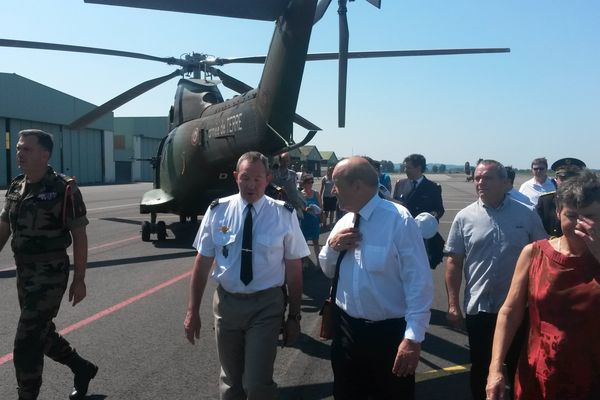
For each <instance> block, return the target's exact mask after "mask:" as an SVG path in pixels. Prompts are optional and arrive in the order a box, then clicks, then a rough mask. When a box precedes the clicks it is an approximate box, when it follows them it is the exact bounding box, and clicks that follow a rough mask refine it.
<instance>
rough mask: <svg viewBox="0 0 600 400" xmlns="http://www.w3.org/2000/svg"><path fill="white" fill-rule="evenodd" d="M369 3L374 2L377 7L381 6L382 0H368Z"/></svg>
mask: <svg viewBox="0 0 600 400" xmlns="http://www.w3.org/2000/svg"><path fill="white" fill-rule="evenodd" d="M367 1H368V2H369V3H371V4H373V5H374V6H375V7H377V8H381V0H367Z"/></svg>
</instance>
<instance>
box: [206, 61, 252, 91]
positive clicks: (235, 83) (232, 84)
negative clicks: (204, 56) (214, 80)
mask: <svg viewBox="0 0 600 400" xmlns="http://www.w3.org/2000/svg"><path fill="white" fill-rule="evenodd" d="M206 71H207V72H210V73H211V74H213V75H215V76H218V77H219V79H220V80H221V83H222V84H223V85H224V86H225V87H226V88H229V89H231V90H233V91H234V92H237V93H240V94H242V93H246V92H249V91H250V90H252V89H254V88H253V87H252V86H250V85H248V84H246V83H244V82H242V81H240V80H239V79H236V78H234V77H233V76H231V75H228V74H226V73H225V72H223V71H221V70H220V69H217V68H213V67H208V68H207V69H206Z"/></svg>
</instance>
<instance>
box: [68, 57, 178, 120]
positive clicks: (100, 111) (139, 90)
mask: <svg viewBox="0 0 600 400" xmlns="http://www.w3.org/2000/svg"><path fill="white" fill-rule="evenodd" d="M178 75H183V70H181V69H178V70H175V71H173V72H171V73H170V74H168V75H165V76H161V77H159V78H154V79H150V80H147V81H145V82H142V83H140V84H139V85H137V86H135V87H133V88H131V89H129V90H127V91H126V92H123V93H121V94H120V95H118V96H117V97H114V98H113V99H111V100H109V101H107V102H106V103H104V104H102V105H101V106H98V107H96V108H94V109H93V110H92V111H90V112H89V113H87V114H84V115H83V116H81V117H80V118H78V119H77V120H75V121H73V122H71V123H70V124H69V125H68V128H70V129H81V128H83V127H85V126H87V125H89V124H91V123H92V122H94V121H95V120H97V119H98V118H100V117H101V116H103V115H104V114H106V113H108V112H111V111H113V110H114V109H116V108H119V107H121V106H122V105H123V104H125V103H127V102H128V101H130V100H133V99H135V98H136V97H138V96H139V95H141V94H143V93H146V92H147V91H149V90H150V89H154V88H155V87H156V86H158V85H160V84H161V83H164V82H166V81H168V80H170V79H173V78H174V77H176V76H178Z"/></svg>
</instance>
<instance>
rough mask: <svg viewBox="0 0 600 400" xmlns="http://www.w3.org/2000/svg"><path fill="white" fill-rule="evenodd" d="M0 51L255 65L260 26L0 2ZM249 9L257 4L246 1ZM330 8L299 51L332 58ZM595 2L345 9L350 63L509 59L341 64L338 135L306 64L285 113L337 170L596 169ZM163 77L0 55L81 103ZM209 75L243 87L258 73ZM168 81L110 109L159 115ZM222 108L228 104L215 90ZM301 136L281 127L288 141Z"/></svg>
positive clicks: (74, 59) (329, 79)
mask: <svg viewBox="0 0 600 400" xmlns="http://www.w3.org/2000/svg"><path fill="white" fill-rule="evenodd" d="M0 1H1V3H0V4H1V8H0V10H2V23H1V24H0V38H5V39H20V40H31V41H42V42H54V43H62V44H72V45H80V46H90V47H101V48H109V49H116V50H124V51H132V52H139V53H145V54H150V55H155V56H160V57H169V56H175V57H179V56H180V55H182V54H184V53H189V52H200V53H207V54H211V55H215V56H221V57H241V56H252V55H265V54H266V53H267V50H268V46H269V42H270V39H271V36H272V33H273V28H274V23H272V22H268V21H255V20H242V19H234V18H224V17H214V16H207V15H197V14H184V13H175V12H167V11H155V10H142V9H135V8H126V7H114V6H104V5H96V4H85V3H84V2H83V0H61V1H53V0H20V1H9V0H0ZM247 1H256V2H257V3H258V2H259V0H247ZM336 10H337V2H336V1H332V3H331V5H330V7H329V10H328V11H327V13H326V14H325V16H324V17H323V19H322V20H321V21H319V23H318V24H317V25H315V27H314V28H313V32H312V37H311V42H310V47H309V52H331V51H336V50H337V48H338V16H337V12H336ZM598 21H600V2H595V1H584V0H571V1H558V0H547V1H544V2H540V1H534V0H519V1H517V0H503V1H499V0H497V1H492V0H488V1H475V0H472V1H467V0H455V1H447V0H431V1H417V0H382V7H381V9H380V10H378V9H377V8H375V7H373V6H371V5H370V4H369V3H367V1H366V0H356V1H354V2H350V3H348V23H349V27H350V44H349V49H350V51H368V50H404V49H407V50H408V49H436V48H467V47H509V48H510V49H511V52H510V53H504V54H484V55H458V56H435V57H403V58H394V59H392V58H385V59H369V60H350V61H349V67H348V94H347V96H348V99H347V116H346V128H338V127H337V61H315V62H308V63H307V65H306V67H305V70H304V77H303V81H302V87H301V92H300V98H299V101H298V107H297V112H298V113H299V114H300V115H302V116H304V117H305V118H307V119H309V120H311V121H312V122H313V123H315V124H316V125H318V126H320V127H321V128H322V129H323V131H322V132H319V133H318V134H317V135H316V136H315V138H314V139H313V140H312V141H311V143H310V144H314V145H316V146H317V147H318V149H319V150H322V151H335V153H336V154H337V155H338V157H344V156H349V155H353V154H355V155H369V156H371V157H373V158H375V159H380V160H391V161H393V162H401V161H402V160H403V159H404V157H405V156H406V155H408V154H411V153H420V154H423V155H425V157H426V158H427V162H430V163H444V164H462V163H464V162H465V161H470V162H471V163H474V162H475V161H476V160H477V159H478V158H491V159H496V160H498V161H501V162H502V163H504V164H505V165H512V166H514V167H516V168H524V169H526V168H529V166H530V162H531V160H532V159H533V158H536V157H546V158H547V159H548V161H549V163H552V162H554V161H555V160H557V159H559V158H563V157H577V158H580V159H581V160H583V161H584V162H586V163H587V165H588V167H591V168H595V169H599V168H600V157H598V153H599V151H600V134H599V133H600V132H599V131H600V129H599V127H600V100H599V98H600V23H598ZM173 70H174V68H173V66H169V65H163V64H161V63H157V62H152V61H145V60H135V59H126V58H117V57H109V56H101V55H90V54H75V53H66V52H50V51H42V50H28V49H8V48H0V72H9V73H16V74H19V75H21V76H24V77H26V78H28V79H32V80H34V81H36V82H39V83H41V84H43V85H46V86H49V87H51V88H54V89H57V90H59V91H61V92H64V93H68V94H70V95H72V96H75V97H78V98H80V99H83V100H85V101H88V102H90V103H93V104H102V103H104V102H105V101H107V100H108V99H110V98H112V97H114V96H116V95H117V94H119V93H121V92H123V91H125V90H127V89H129V88H130V87H132V86H135V85H136V84H138V83H140V82H142V81H145V80H148V79H151V78H155V77H158V76H162V75H166V74H168V73H170V72H171V71H173ZM223 70H224V71H225V72H226V73H228V74H230V75H233V76H234V77H236V78H238V79H240V80H242V81H244V82H246V83H248V84H249V85H251V86H257V84H258V81H259V79H260V74H261V70H262V67H261V66H259V65H228V66H225V67H223ZM176 84H177V79H173V80H171V81H169V82H167V83H164V84H162V85H161V86H159V87H158V88H155V89H154V90H152V91H151V92H148V93H146V94H144V95H142V96H140V97H139V98H137V99H135V100H133V101H131V102H129V103H128V104H126V105H124V106H122V107H120V108H118V109H117V110H115V116H118V117H120V116H164V115H167V112H168V110H169V107H170V105H171V104H172V102H173V96H174V94H175V89H176ZM221 91H222V93H223V95H224V96H225V97H226V98H230V97H232V96H233V93H232V92H231V91H229V90H228V89H226V88H224V87H221ZM304 134H305V131H304V130H303V129H302V128H300V127H297V126H296V127H295V128H294V137H295V139H296V140H297V141H299V140H301V139H302V138H303V137H304Z"/></svg>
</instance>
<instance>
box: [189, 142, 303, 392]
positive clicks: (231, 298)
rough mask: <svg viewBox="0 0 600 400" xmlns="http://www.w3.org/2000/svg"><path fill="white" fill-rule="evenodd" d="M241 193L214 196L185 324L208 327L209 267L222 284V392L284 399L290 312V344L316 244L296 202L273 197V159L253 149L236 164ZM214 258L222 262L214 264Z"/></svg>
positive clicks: (218, 321) (196, 330)
mask: <svg viewBox="0 0 600 400" xmlns="http://www.w3.org/2000/svg"><path fill="white" fill-rule="evenodd" d="M234 177H235V179H236V182H237V185H238V188H239V193H238V194H236V195H233V196H229V197H226V198H223V199H219V200H216V201H214V202H213V203H212V204H211V206H210V207H209V209H208V210H207V211H206V214H205V215H204V218H203V219H202V224H201V225H200V229H199V230H198V234H197V236H196V239H195V240H194V247H195V248H196V249H197V250H198V254H197V256H196V259H195V261H194V266H193V271H192V279H191V284H190V299H189V303H188V309H187V314H186V317H185V321H184V328H185V332H186V336H187V338H188V340H189V341H190V342H191V343H192V344H193V343H194V339H195V338H198V337H199V334H200V326H201V322H200V315H199V309H200V302H201V299H202V295H203V293H204V289H205V287H206V282H207V279H208V275H209V273H210V272H211V271H212V275H211V276H212V278H213V279H214V280H215V281H217V283H218V284H219V286H218V288H217V290H216V291H215V294H214V298H213V312H214V317H215V333H216V335H215V336H216V341H217V352H218V355H219V361H220V363H221V375H220V382H219V383H220V384H219V389H220V395H221V399H227V400H228V399H248V400H252V399H255V400H269V399H276V398H277V384H276V383H275V382H274V381H273V364H274V362H275V356H276V353H277V340H278V336H279V331H280V328H281V323H282V319H283V315H284V312H285V295H284V290H282V288H283V287H284V285H286V286H287V294H288V302H289V312H288V317H287V320H286V321H285V325H284V343H285V344H286V345H288V344H292V343H293V342H295V340H296V339H297V338H298V336H299V335H300V301H301V297H302V262H301V259H302V257H305V256H308V255H309V254H310V251H309V249H308V246H307V244H306V241H305V240H304V236H303V235H302V231H301V230H300V226H299V223H298V218H297V216H296V212H295V211H294V208H293V207H292V206H291V205H289V204H287V203H284V202H282V201H279V200H274V199H272V198H270V197H268V196H265V194H264V193H265V188H266V187H267V185H268V183H269V181H270V178H271V175H270V170H269V168H268V164H267V159H266V158H265V156H263V155H262V154H260V153H257V152H249V153H246V154H244V155H242V156H241V157H240V159H239V160H238V164H237V168H236V171H234ZM213 262H214V268H213Z"/></svg>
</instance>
